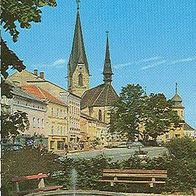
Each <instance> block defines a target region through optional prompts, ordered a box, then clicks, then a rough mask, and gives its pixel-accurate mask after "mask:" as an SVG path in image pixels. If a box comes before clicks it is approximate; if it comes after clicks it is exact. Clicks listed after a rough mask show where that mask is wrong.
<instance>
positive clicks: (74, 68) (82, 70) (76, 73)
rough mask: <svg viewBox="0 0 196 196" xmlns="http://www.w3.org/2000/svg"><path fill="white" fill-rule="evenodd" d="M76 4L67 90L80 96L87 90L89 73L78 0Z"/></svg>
mask: <svg viewBox="0 0 196 196" xmlns="http://www.w3.org/2000/svg"><path fill="white" fill-rule="evenodd" d="M76 3H77V14H76V23H75V30H74V37H73V43H72V49H71V54H70V57H69V62H68V89H69V91H70V92H72V93H74V94H76V95H78V96H82V94H83V93H84V92H85V91H86V90H88V89H89V76H90V73H89V66H88V61H87V57H86V52H85V47H84V41H83V34H82V25H81V21H80V0H76Z"/></svg>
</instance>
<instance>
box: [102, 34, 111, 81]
mask: <svg viewBox="0 0 196 196" xmlns="http://www.w3.org/2000/svg"><path fill="white" fill-rule="evenodd" d="M108 33H109V32H108V31H106V36H107V38H106V52H105V62H104V69H103V75H104V79H103V81H104V83H111V82H112V75H113V73H112V67H111V60H110V49H109V38H108Z"/></svg>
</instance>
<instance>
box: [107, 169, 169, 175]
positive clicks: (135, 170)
mask: <svg viewBox="0 0 196 196" xmlns="http://www.w3.org/2000/svg"><path fill="white" fill-rule="evenodd" d="M103 173H135V174H138V173H139V174H149V173H150V174H152V173H153V174H167V170H154V169H152V170H145V169H103Z"/></svg>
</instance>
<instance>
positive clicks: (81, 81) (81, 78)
mask: <svg viewBox="0 0 196 196" xmlns="http://www.w3.org/2000/svg"><path fill="white" fill-rule="evenodd" d="M78 85H79V86H83V77H82V74H81V73H80V74H79V75H78Z"/></svg>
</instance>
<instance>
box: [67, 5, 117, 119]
mask: <svg viewBox="0 0 196 196" xmlns="http://www.w3.org/2000/svg"><path fill="white" fill-rule="evenodd" d="M112 75H113V72H112V65H111V58H110V48H109V38H108V32H107V38H106V51H105V61H104V65H103V83H102V84H100V85H98V86H96V87H93V88H90V85H89V83H90V72H89V65H88V60H87V55H86V51H85V45H84V39H83V34H82V26H81V20H80V11H79V6H78V8H77V16H76V24H75V31H74V38H73V44H72V50H71V54H70V57H69V62H68V90H69V91H70V92H71V93H73V94H75V95H77V96H79V97H81V112H83V113H84V114H86V115H88V116H90V117H93V118H95V119H97V120H99V121H100V122H104V123H109V122H110V108H111V106H112V105H113V103H114V102H115V101H116V100H117V99H118V95H117V93H116V91H115V89H114V88H113V86H112Z"/></svg>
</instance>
